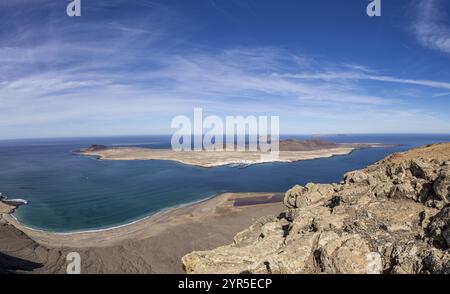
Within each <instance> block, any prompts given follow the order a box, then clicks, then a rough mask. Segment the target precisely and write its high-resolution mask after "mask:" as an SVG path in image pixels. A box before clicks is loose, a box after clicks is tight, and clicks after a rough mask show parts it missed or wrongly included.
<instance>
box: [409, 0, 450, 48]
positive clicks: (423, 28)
mask: <svg viewBox="0 0 450 294" xmlns="http://www.w3.org/2000/svg"><path fill="white" fill-rule="evenodd" d="M416 11H417V18H416V20H415V23H414V26H413V29H414V34H415V36H416V38H417V40H418V42H419V43H420V44H422V45H423V46H425V47H428V48H431V49H434V50H438V51H441V52H445V53H450V26H449V25H448V24H446V23H445V22H446V20H448V16H446V15H445V13H444V12H443V5H442V3H441V0H420V1H419V2H418V5H417V6H416Z"/></svg>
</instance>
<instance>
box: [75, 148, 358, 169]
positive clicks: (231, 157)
mask: <svg viewBox="0 0 450 294" xmlns="http://www.w3.org/2000/svg"><path fill="white" fill-rule="evenodd" d="M355 149H357V148H354V147H337V148H326V149H317V150H308V151H280V152H279V156H278V157H277V158H271V155H270V153H262V152H226V151H217V152H207V151H201V152H175V151H172V150H166V149H148V148H138V147H114V148H108V149H106V150H93V151H83V152H80V154H81V155H85V156H94V157H96V158H98V159H100V160H116V161H121V160H167V161H175V162H179V163H181V164H186V165H191V166H197V167H202V168H213V167H221V166H230V165H246V166H249V165H255V164H262V163H276V162H296V161H302V160H312V159H319V158H329V157H333V156H339V155H348V154H350V153H352V152H353V151H354V150H355ZM267 158H268V159H267Z"/></svg>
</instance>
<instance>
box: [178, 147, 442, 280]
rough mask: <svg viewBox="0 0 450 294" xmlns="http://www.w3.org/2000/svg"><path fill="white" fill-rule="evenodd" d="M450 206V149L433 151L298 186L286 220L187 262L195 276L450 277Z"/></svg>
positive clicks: (289, 197) (265, 223)
mask: <svg viewBox="0 0 450 294" xmlns="http://www.w3.org/2000/svg"><path fill="white" fill-rule="evenodd" d="M449 202H450V144H439V145H431V146H427V147H424V148H419V149H415V150H412V151H409V152H406V153H399V154H394V155H392V156H390V157H388V158H386V159H384V160H383V161H381V162H379V163H377V164H374V165H372V166H369V167H368V168H366V169H363V170H360V171H354V172H350V173H348V174H346V175H345V177H344V181H343V182H341V183H339V184H308V185H306V186H305V187H302V186H296V187H294V188H292V189H291V190H289V191H288V192H287V193H286V196H285V200H284V203H285V205H286V208H287V210H286V211H285V212H284V213H283V214H281V215H279V216H277V217H265V218H262V219H260V220H259V221H258V222H257V223H255V224H254V225H252V226H251V227H250V228H248V229H247V230H245V231H243V232H241V233H239V234H237V235H236V236H235V239H234V243H233V244H232V245H228V246H224V247H220V248H217V249H215V250H212V251H202V252H193V253H190V254H188V255H186V256H184V257H183V259H182V262H183V265H184V268H185V270H186V272H188V273H257V274H258V273H273V274H282V273H292V274H294V273H330V274H341V273H344V274H352V273H355V274H364V273H393V274H418V273H436V274H440V273H446V274H448V273H450V249H449V247H450V204H449Z"/></svg>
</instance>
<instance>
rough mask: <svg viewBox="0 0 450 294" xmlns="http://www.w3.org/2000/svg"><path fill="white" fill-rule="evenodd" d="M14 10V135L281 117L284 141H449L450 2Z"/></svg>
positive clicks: (5, 89)
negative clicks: (371, 11)
mask: <svg viewBox="0 0 450 294" xmlns="http://www.w3.org/2000/svg"><path fill="white" fill-rule="evenodd" d="M67 3H68V1H63V0H33V1H31V0H14V1H1V2H0V138H2V139H7V138H30V137H71V136H108V135H147V134H170V133H172V132H173V131H172V130H171V129H170V122H171V119H172V118H173V117H174V116H175V115H192V112H193V108H194V107H202V108H203V109H204V112H206V114H215V115H220V116H225V115H279V116H280V122H281V132H282V133H284V134H313V133H449V132H450V116H449V112H450V22H449V20H450V18H449V15H450V3H449V1H445V0H395V1H392V0H382V16H381V17H375V18H370V17H368V16H367V15H366V5H367V4H368V2H367V1H366V0H340V1H339V0H315V1H299V0H278V1H275V0H179V1H176V0H164V1H137V0H134V1H133V0H132V1H129V0H128V1H125V0H95V1H94V0H81V4H82V16H81V17H72V18H71V17H68V16H67V15H66V5H67Z"/></svg>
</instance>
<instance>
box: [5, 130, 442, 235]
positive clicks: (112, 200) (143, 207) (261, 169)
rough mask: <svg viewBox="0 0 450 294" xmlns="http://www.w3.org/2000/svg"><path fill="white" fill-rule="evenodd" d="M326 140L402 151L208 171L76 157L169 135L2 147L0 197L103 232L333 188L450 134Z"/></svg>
mask: <svg viewBox="0 0 450 294" xmlns="http://www.w3.org/2000/svg"><path fill="white" fill-rule="evenodd" d="M289 137H290V138H292V137H297V138H300V139H304V138H306V137H305V136H289ZM321 139H325V140H330V141H334V142H379V143H399V144H404V145H403V146H400V147H389V148H371V149H364V150H357V151H355V152H353V153H352V154H350V155H346V156H336V157H332V158H326V159H316V160H309V161H301V162H296V163H270V164H261V165H254V166H250V167H246V168H239V167H218V168H211V169H205V168H198V167H192V166H187V165H183V164H179V163H175V162H169V161H100V160H96V159H93V158H89V157H83V156H79V155H76V154H74V151H75V150H78V149H80V148H83V147H86V146H89V145H91V144H107V145H117V146H148V147H153V148H166V147H168V146H169V142H170V138H169V137H168V136H153V137H129V138H127V137H117V138H77V139H58V140H57V139H47V140H16V141H0V192H2V193H4V194H6V195H7V196H8V197H9V198H23V199H26V200H28V201H29V204H28V205H25V206H22V207H20V209H18V211H17V212H16V213H15V216H16V217H17V219H18V220H19V221H21V222H22V223H24V224H25V225H27V226H29V227H33V228H37V229H44V230H47V231H52V232H74V231H84V230H93V229H103V228H108V227H113V226H117V225H121V224H125V223H129V222H132V221H135V220H138V219H141V218H143V217H146V216H149V215H152V214H154V213H156V212H158V211H161V210H163V209H167V208H170V207H174V206H177V205H182V204H186V203H189V202H194V201H198V200H202V199H205V198H208V197H211V196H214V195H216V194H218V193H221V192H278V191H286V190H287V189H289V188H290V187H292V186H293V185H295V184H305V183H307V182H311V181H313V182H319V183H327V182H336V181H339V180H340V179H341V177H342V175H343V174H344V173H345V172H347V171H350V170H355V169H359V168H363V167H365V166H367V165H369V164H372V163H374V162H376V161H378V160H380V159H382V158H383V157H385V156H386V155H388V154H390V153H392V152H398V151H403V150H407V149H410V148H413V147H416V146H421V145H425V144H430V143H435V142H449V141H450V135H357V136H356V135H348V136H324V137H321Z"/></svg>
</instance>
